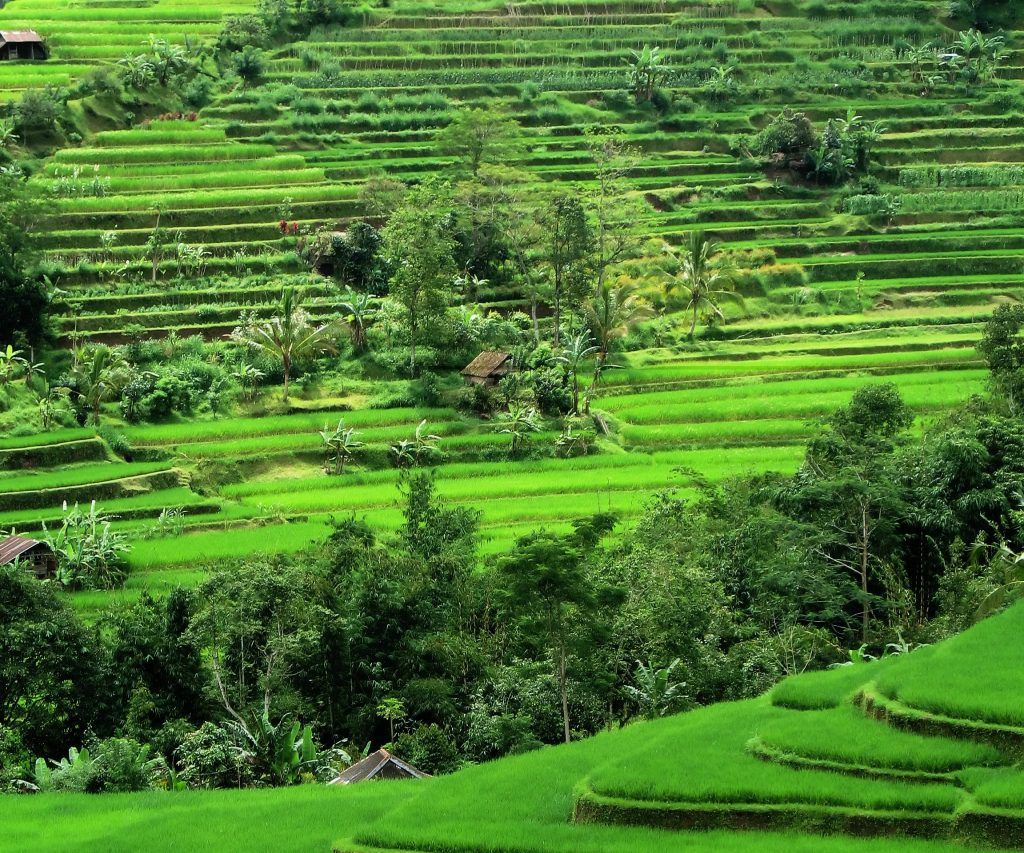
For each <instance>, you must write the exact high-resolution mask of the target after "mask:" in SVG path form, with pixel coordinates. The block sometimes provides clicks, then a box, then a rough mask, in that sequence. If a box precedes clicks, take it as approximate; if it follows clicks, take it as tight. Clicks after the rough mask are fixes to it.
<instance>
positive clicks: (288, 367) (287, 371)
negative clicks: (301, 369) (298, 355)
mask: <svg viewBox="0 0 1024 853" xmlns="http://www.w3.org/2000/svg"><path fill="white" fill-rule="evenodd" d="M282 366H283V367H284V401H285V402H286V403H287V402H288V380H289V379H290V378H291V372H292V360H291V359H290V358H289V357H288V356H285V357H284V358H283V359H282Z"/></svg>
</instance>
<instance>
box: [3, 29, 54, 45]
mask: <svg viewBox="0 0 1024 853" xmlns="http://www.w3.org/2000/svg"><path fill="white" fill-rule="evenodd" d="M0 43H7V44H42V43H43V38H42V36H40V35H39V33H37V32H36V31H35V30H0Z"/></svg>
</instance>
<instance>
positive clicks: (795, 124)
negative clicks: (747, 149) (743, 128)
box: [751, 107, 815, 156]
mask: <svg viewBox="0 0 1024 853" xmlns="http://www.w3.org/2000/svg"><path fill="white" fill-rule="evenodd" d="M814 143H815V134H814V127H813V126H812V125H811V120H810V119H809V118H807V116H806V115H805V114H804V113H798V112H793V110H791V109H789V108H788V107H787V108H786V109H784V110H783V111H782V112H781V113H780V114H779V115H777V116H775V117H774V118H773V119H772V120H771V121H770V122H769V123H768V126H767V127H765V128H764V129H763V130H762V131H761V132H760V133H758V134H757V135H756V136H755V137H754V138H753V140H752V142H751V148H752V149H753V150H754V152H755V153H756V154H760V155H762V156H769V155H771V154H787V155H791V156H802V155H803V154H804V153H805V152H806V151H807V150H808V149H809V148H811V147H812V146H813V145H814Z"/></svg>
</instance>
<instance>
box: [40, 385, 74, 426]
mask: <svg viewBox="0 0 1024 853" xmlns="http://www.w3.org/2000/svg"><path fill="white" fill-rule="evenodd" d="M67 396H68V389H67V388H52V387H51V386H50V384H49V383H48V382H47V381H46V379H45V377H44V379H43V382H42V388H40V389H39V390H38V391H37V392H36V398H37V400H38V407H39V425H40V426H41V427H42V429H43V432H46V431H48V430H49V429H50V428H51V427H52V426H53V425H54V424H55V423H56V422H57V419H58V418H59V417H60V416H61V414H63V413H64V412H66V411H67Z"/></svg>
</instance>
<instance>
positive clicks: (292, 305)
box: [231, 287, 338, 403]
mask: <svg viewBox="0 0 1024 853" xmlns="http://www.w3.org/2000/svg"><path fill="white" fill-rule="evenodd" d="M231 337H232V338H233V339H234V340H236V341H238V342H239V343H241V344H243V345H245V346H248V347H250V348H252V349H254V350H256V351H258V352H263V353H266V354H267V355H269V356H271V357H273V358H276V359H278V360H280V362H281V368H282V370H283V372H284V394H283V399H284V401H285V402H286V403H287V402H288V384H289V381H290V379H291V374H292V369H293V368H294V367H295V365H296V363H298V362H301V361H303V360H305V359H309V358H314V357H315V356H318V355H321V354H323V353H326V352H337V349H338V346H337V329H336V328H335V325H334V324H333V323H322V324H320V325H317V324H316V323H314V322H313V321H312V320H311V319H310V317H309V315H308V314H307V313H306V312H305V311H304V310H303V308H302V303H301V300H300V298H299V297H297V296H296V295H295V290H294V289H293V288H291V287H286V288H285V289H284V293H283V294H282V295H281V304H280V306H279V307H278V313H277V315H276V316H275V317H272V318H271V319H270V320H266V321H264V322H257V323H255V324H253V325H251V326H240V327H238V328H237V329H235V330H234V331H233V332H232V333H231Z"/></svg>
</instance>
